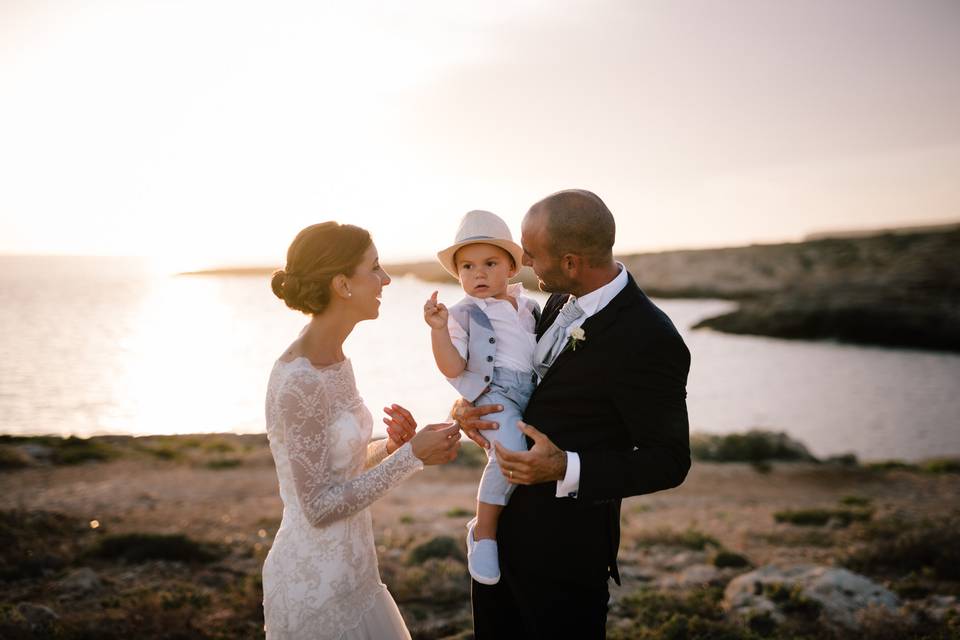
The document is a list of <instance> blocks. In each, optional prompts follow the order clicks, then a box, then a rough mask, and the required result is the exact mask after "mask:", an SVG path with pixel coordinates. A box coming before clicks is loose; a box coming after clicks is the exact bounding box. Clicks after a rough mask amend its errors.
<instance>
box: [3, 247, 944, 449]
mask: <svg viewBox="0 0 960 640" xmlns="http://www.w3.org/2000/svg"><path fill="white" fill-rule="evenodd" d="M433 287H434V285H431V284H428V283H423V282H420V281H417V280H413V279H404V278H400V279H397V280H395V281H394V283H393V284H391V285H390V286H389V287H388V288H387V289H386V290H385V295H384V300H383V305H382V307H381V316H380V318H379V319H378V320H376V321H374V322H365V323H362V324H360V325H359V326H358V327H357V329H356V330H355V331H354V333H353V335H351V337H350V338H349V340H348V342H347V345H346V351H347V353H348V355H349V356H350V357H351V359H352V361H353V365H354V369H355V371H356V374H357V379H358V384H359V386H360V391H361V393H362V395H363V396H364V398H365V399H366V400H367V404H368V405H369V406H370V408H371V410H372V411H373V412H374V413H375V414H379V408H380V407H382V406H383V405H384V404H386V403H389V402H398V403H401V404H404V405H405V406H407V407H408V408H410V409H411V410H412V411H413V412H414V415H416V416H417V418H418V420H419V421H420V422H421V423H426V422H429V421H432V420H440V419H442V418H443V415H444V413H445V410H446V408H447V407H449V405H450V403H451V402H452V400H453V399H454V397H455V394H454V393H453V391H452V389H451V388H450V387H449V386H448V385H447V383H446V382H445V381H444V380H443V379H442V378H441V376H440V374H439V373H437V372H436V370H435V368H434V366H433V362H432V358H431V355H430V343H429V331H428V329H427V327H426V325H425V324H424V323H423V320H422V317H421V311H420V310H421V307H422V302H423V300H424V299H425V298H426V297H427V296H428V295H429V294H430V292H431V291H432V290H433ZM440 291H441V293H440V297H441V300H445V301H447V302H454V301H456V300H457V299H459V297H460V292H459V289H458V287H456V286H454V285H445V286H441V287H440ZM538 295H539V294H538ZM542 299H543V298H542V296H541V300H542ZM659 304H660V305H661V306H662V307H663V309H664V310H665V311H667V313H668V314H669V315H670V316H671V317H672V318H673V320H674V322H675V324H676V325H677V327H678V328H679V329H680V330H681V332H682V333H683V334H684V337H685V339H686V340H687V343H688V345H689V346H690V350H691V352H692V354H693V367H692V369H691V373H690V381H689V385H688V390H689V399H688V404H689V409H690V419H691V426H692V428H693V429H694V430H700V431H709V432H716V433H725V432H733V431H742V430H745V429H747V428H751V427H765V428H773V429H777V430H784V431H787V432H788V433H790V434H791V435H792V436H794V437H796V438H798V439H800V440H801V441H803V442H805V443H807V444H808V445H809V446H810V447H811V449H812V450H813V451H814V453H816V454H818V455H828V454H835V453H841V452H848V451H852V452H855V453H857V454H858V455H860V456H861V457H863V458H866V459H877V458H889V457H896V458H905V459H917V458H923V457H929V456H936V455H944V454H960V394H957V389H958V388H960V384H958V383H960V356H957V355H952V354H940V353H927V352H919V351H909V350H895V349H882V348H864V347H855V346H847V345H837V344H832V343H824V342H793V341H784V340H775V339H769V338H760V337H750V336H730V335H724V334H719V333H713V332H709V331H695V332H694V331H690V330H689V327H690V326H691V325H692V324H694V323H695V322H696V321H697V320H698V319H700V318H703V317H706V316H709V315H713V314H715V313H718V312H721V311H723V310H724V309H726V308H728V307H729V306H730V305H729V303H725V302H721V301H710V300H706V301H704V300H667V301H659ZM305 322H306V317H305V316H302V315H300V314H298V313H296V312H293V311H290V310H289V309H287V308H286V307H284V306H283V304H282V303H281V302H280V301H279V300H277V299H276V298H274V297H273V295H272V293H271V292H270V289H269V284H268V282H267V280H266V279H265V278H242V277H217V278H213V277H210V278H192V277H170V276H159V275H156V274H151V273H150V272H149V271H148V270H147V269H145V268H144V266H143V265H142V264H140V263H137V262H133V261H125V260H104V259H76V258H71V259H64V258H55V259H54V258H12V257H0V432H3V433H19V434H37V433H57V434H63V435H67V434H77V435H92V434H103V433H117V434H119V433H125V434H169V433H192V432H210V431H234V432H258V431H262V430H263V397H264V393H265V387H266V380H267V376H268V375H269V372H270V368H271V367H272V365H273V362H274V360H275V358H276V357H277V356H278V355H279V354H280V353H282V352H283V350H284V348H285V347H286V346H287V344H288V343H289V342H290V341H291V340H292V339H294V338H295V337H296V335H297V333H298V332H299V330H300V329H301V328H302V326H303V325H304V324H305ZM637 411H638V416H640V417H642V411H643V408H642V407H638V408H637Z"/></svg>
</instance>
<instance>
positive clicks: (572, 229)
mask: <svg viewBox="0 0 960 640" xmlns="http://www.w3.org/2000/svg"><path fill="white" fill-rule="evenodd" d="M614 233H615V224H614V220H613V215H612V214H611V213H610V210H609V209H608V208H607V206H606V205H605V204H604V203H603V201H602V200H601V199H600V198H599V197H597V196H596V195H595V194H593V193H590V192H589V191H580V190H570V191H561V192H559V193H555V194H553V195H551V196H548V197H546V198H544V199H543V200H541V201H540V202H538V203H536V204H535V205H533V206H532V207H531V208H530V210H529V211H528V212H527V215H526V216H525V217H524V219H523V225H522V238H521V244H522V246H523V251H524V255H523V263H524V264H525V265H527V266H529V267H532V268H533V270H534V272H535V273H536V274H537V278H538V279H539V285H540V288H541V289H542V290H543V291H546V292H549V293H552V294H553V295H551V296H550V298H549V300H547V303H546V306H545V307H544V309H543V314H542V316H541V318H540V321H539V323H538V324H537V340H538V343H537V350H536V353H535V359H537V360H539V361H538V362H537V363H536V364H537V372H538V374H539V375H540V382H539V384H538V386H537V388H536V390H535V391H534V393H533V395H532V396H531V398H530V403H529V405H528V406H527V409H526V411H525V413H524V422H525V423H526V424H523V423H521V428H522V429H523V431H524V432H525V433H526V435H527V437H528V438H527V439H528V445H529V446H530V450H529V451H526V452H510V451H507V450H505V449H500V448H499V447H498V448H497V455H498V457H499V460H500V466H501V469H502V471H503V473H504V475H505V476H506V477H507V478H508V479H509V480H510V481H512V482H513V483H515V484H517V485H519V486H518V487H517V489H516V490H515V492H514V494H513V497H512V498H511V499H510V503H509V504H508V505H507V506H506V508H505V509H504V510H503V514H502V515H501V517H500V523H499V528H498V532H497V540H498V547H499V551H500V565H501V579H500V582H499V583H498V584H496V585H493V586H485V585H481V584H479V583H477V582H474V583H473V585H472V591H473V616H474V630H475V632H476V638H477V640H486V639H489V638H498V639H504V638H514V637H518V638H519V637H523V638H532V639H533V638H544V639H545V638H551V639H553V638H578V639H580V638H603V637H604V636H605V625H606V618H607V602H608V599H609V592H608V589H607V580H608V578H611V577H612V578H613V579H614V581H616V582H617V584H620V575H619V573H618V571H617V550H618V547H619V544H620V501H621V499H622V498H625V497H627V496H635V495H641V494H645V493H652V492H654V491H660V490H663V489H669V488H671V487H676V486H678V485H679V484H680V483H682V482H683V480H684V478H685V477H686V475H687V471H688V470H689V468H690V449H689V434H688V424H687V408H686V382H687V372H688V371H689V368H690V353H689V351H688V350H687V347H686V345H684V343H683V340H682V339H681V337H680V335H679V334H678V333H677V330H676V329H675V328H674V326H673V324H672V323H671V322H670V319H669V318H668V317H667V316H666V315H665V314H664V313H663V312H662V311H661V310H660V309H658V308H657V307H656V306H655V305H654V304H653V303H652V302H651V301H650V299H649V298H647V296H646V295H644V293H643V291H641V290H640V288H639V287H638V286H637V283H636V282H635V281H634V279H633V277H632V276H631V275H630V274H629V273H628V272H627V271H626V269H625V268H624V267H623V265H622V264H620V263H618V262H616V261H615V260H614V259H613V242H614ZM495 410H496V407H495V406H486V407H471V406H469V405H468V404H467V403H465V402H464V401H462V400H461V401H458V403H457V406H456V408H455V411H454V415H455V416H456V418H457V421H458V422H459V423H460V425H461V427H462V428H463V430H464V432H465V433H466V434H467V435H468V436H469V437H470V438H471V439H473V440H475V441H476V442H478V443H479V444H483V443H484V442H486V440H485V439H484V438H483V436H482V435H480V433H479V431H478V430H479V429H485V428H492V427H493V425H494V423H492V422H487V421H485V420H484V419H483V418H482V416H483V415H485V414H487V413H491V412H493V411H495Z"/></svg>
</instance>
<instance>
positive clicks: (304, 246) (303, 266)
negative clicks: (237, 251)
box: [270, 222, 371, 315]
mask: <svg viewBox="0 0 960 640" xmlns="http://www.w3.org/2000/svg"><path fill="white" fill-rule="evenodd" d="M370 242H371V240H370V232H369V231H367V230H366V229H361V228H360V227H355V226H353V225H352V224H339V223H337V222H321V223H320V224H314V225H310V226H309V227H307V228H306V229H304V230H303V231H301V232H300V233H298V234H297V237H296V238H294V239H293V242H292V243H290V248H289V249H288V250H287V266H286V267H284V268H283V269H278V270H276V271H274V272H273V279H272V280H271V281H270V287H271V288H272V289H273V293H274V294H275V295H276V296H277V297H278V298H280V299H281V300H283V301H284V302H285V303H286V304H287V306H288V307H290V308H291V309H294V310H296V311H302V312H303V313H306V314H310V315H314V314H318V313H322V312H323V311H324V309H326V308H327V305H328V304H330V282H331V281H332V280H333V279H334V278H335V277H336V276H338V275H340V274H343V275H345V276H347V277H350V276H352V275H353V273H354V271H355V270H356V268H357V265H359V264H360V261H361V260H362V259H363V254H364V252H366V250H367V248H368V247H369V246H370Z"/></svg>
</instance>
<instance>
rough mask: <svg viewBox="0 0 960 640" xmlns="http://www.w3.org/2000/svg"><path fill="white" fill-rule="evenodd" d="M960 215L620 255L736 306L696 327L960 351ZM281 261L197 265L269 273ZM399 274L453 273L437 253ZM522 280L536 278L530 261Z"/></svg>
mask: <svg viewBox="0 0 960 640" xmlns="http://www.w3.org/2000/svg"><path fill="white" fill-rule="evenodd" d="M957 256H960V223H956V224H948V225H937V226H931V227H914V228H903V229H889V230H883V231H880V232H874V233H872V234H871V233H870V232H866V231H856V232H854V231H851V232H837V233H835V234H815V235H813V236H811V237H810V239H808V240H806V241H803V242H794V243H781V244H765V245H750V246H746V247H731V248H720V249H689V250H675V251H664V252H657V253H637V254H629V255H623V256H619V257H618V259H619V260H620V261H621V262H623V263H624V264H625V265H626V266H627V268H628V269H629V270H630V271H631V273H633V274H634V276H635V277H636V278H637V281H638V283H639V284H640V286H641V287H642V288H643V289H644V290H645V291H646V292H647V293H648V294H650V295H651V296H654V297H661V298H719V299H725V300H733V301H737V302H739V303H740V305H739V307H738V308H737V309H736V310H734V311H732V312H730V313H726V314H723V315H720V316H717V317H714V318H707V319H705V320H703V321H701V322H700V323H699V324H697V327H698V328H710V329H714V330H717V331H724V332H728V333H739V334H753V335H767V336H774V337H780V338H795V339H831V340H838V341H843V342H852V343H859V344H874V345H886V346H894V347H911V348H920V349H934V350H944V351H960V260H958V259H957ZM274 269H275V267H239V268H222V269H209V270H203V271H191V272H186V273H183V274H181V275H190V276H258V277H259V276H267V275H269V274H270V273H272V272H273V270H274ZM387 270H388V271H389V272H390V273H391V274H392V275H398V276H404V275H412V276H414V277H417V278H420V279H422V280H425V281H427V282H448V283H452V282H453V279H452V278H451V277H450V276H449V274H447V273H446V271H444V270H443V269H442V268H441V267H440V265H439V264H438V263H436V262H433V261H423V262H408V263H401V264H393V265H388V266H387ZM519 280H520V281H522V282H523V283H524V285H525V286H527V287H528V288H536V286H537V281H536V277H535V276H534V274H533V272H532V271H531V270H530V269H529V268H524V269H523V270H522V271H521V273H520V276H519Z"/></svg>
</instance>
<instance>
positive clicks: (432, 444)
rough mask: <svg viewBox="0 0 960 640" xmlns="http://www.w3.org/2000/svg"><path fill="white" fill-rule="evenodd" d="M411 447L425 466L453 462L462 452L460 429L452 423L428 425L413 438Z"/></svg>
mask: <svg viewBox="0 0 960 640" xmlns="http://www.w3.org/2000/svg"><path fill="white" fill-rule="evenodd" d="M410 446H411V447H413V455H415V456H417V457H418V458H420V460H422V461H423V464H444V463H446V462H452V461H454V460H455V459H456V458H457V452H458V451H459V450H460V428H459V427H457V425H456V424H454V423H451V422H443V423H440V424H428V425H427V426H425V427H424V428H423V429H421V430H420V432H419V433H417V435H415V436H413V439H412V440H411V441H410Z"/></svg>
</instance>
